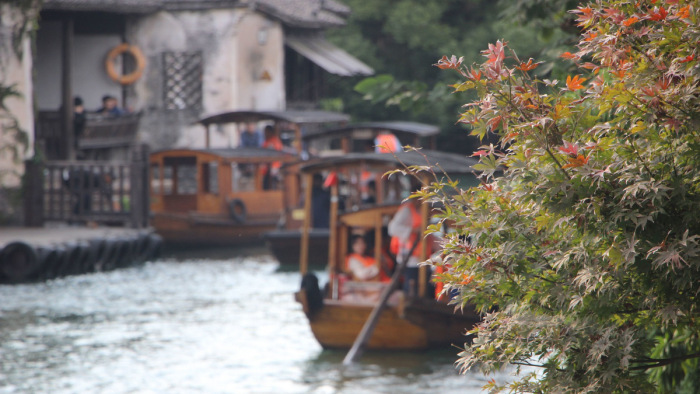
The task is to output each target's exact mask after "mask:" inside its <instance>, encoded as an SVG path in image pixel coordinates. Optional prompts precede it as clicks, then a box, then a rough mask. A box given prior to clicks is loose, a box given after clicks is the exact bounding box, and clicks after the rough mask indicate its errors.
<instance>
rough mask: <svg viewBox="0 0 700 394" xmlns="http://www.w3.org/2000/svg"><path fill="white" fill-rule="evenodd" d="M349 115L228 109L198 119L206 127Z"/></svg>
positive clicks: (341, 120) (334, 120)
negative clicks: (222, 124)
mask: <svg viewBox="0 0 700 394" xmlns="http://www.w3.org/2000/svg"><path fill="white" fill-rule="evenodd" d="M349 120H350V115H347V114H343V113H340V112H330V111H302V110H299V111H292V110H290V111H252V110H244V111H229V112H222V113H219V114H215V115H210V116H207V117H204V118H202V119H200V120H199V123H201V124H202V125H204V126H205V127H208V126H209V125H211V124H221V123H245V122H261V121H274V122H290V123H296V124H311V123H315V124H321V123H346V122H348V121H349Z"/></svg>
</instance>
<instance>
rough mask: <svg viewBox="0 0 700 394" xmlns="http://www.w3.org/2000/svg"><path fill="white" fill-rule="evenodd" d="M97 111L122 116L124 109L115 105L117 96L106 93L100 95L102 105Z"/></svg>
mask: <svg viewBox="0 0 700 394" xmlns="http://www.w3.org/2000/svg"><path fill="white" fill-rule="evenodd" d="M97 113H98V114H100V115H104V116H112V117H117V116H122V115H124V110H123V109H121V108H119V106H117V98H116V97H114V96H110V95H108V94H106V95H104V96H102V107H101V108H100V109H98V110H97Z"/></svg>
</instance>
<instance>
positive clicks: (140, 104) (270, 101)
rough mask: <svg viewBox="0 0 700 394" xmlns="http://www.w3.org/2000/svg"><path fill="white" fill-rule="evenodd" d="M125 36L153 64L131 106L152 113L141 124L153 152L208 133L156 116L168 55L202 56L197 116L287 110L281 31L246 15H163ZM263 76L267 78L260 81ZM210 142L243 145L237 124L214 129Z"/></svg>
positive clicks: (201, 141)
mask: <svg viewBox="0 0 700 394" xmlns="http://www.w3.org/2000/svg"><path fill="white" fill-rule="evenodd" d="M261 29H262V30H265V31H266V40H265V42H264V43H263V44H261V43H260V41H259V40H258V32H259V31H260V30H261ZM127 36H128V38H129V41H130V42H132V43H134V44H136V45H138V46H139V47H140V48H141V49H142V50H143V51H144V54H145V55H146V56H147V58H148V59H149V66H148V68H147V70H146V73H145V76H144V78H142V79H141V80H139V81H138V82H137V83H136V84H135V86H134V91H133V92H134V95H135V100H130V101H132V102H134V106H135V108H137V109H146V110H148V109H149V108H151V109H154V111H146V112H147V113H146V116H145V118H144V119H143V120H142V129H143V130H145V131H146V133H145V134H144V135H143V140H144V141H147V142H148V143H149V144H150V145H151V146H152V147H153V148H154V149H158V148H165V147H169V146H185V147H204V145H205V130H204V128H203V127H201V126H199V125H196V124H194V121H196V119H193V118H192V117H190V118H188V119H186V118H181V119H174V118H173V114H170V115H168V116H166V115H164V114H163V113H159V112H158V111H157V109H158V108H162V64H161V54H162V52H164V51H195V50H201V51H202V53H203V57H204V76H203V111H202V114H199V116H201V115H209V114H215V113H220V112H224V111H230V110H240V109H283V108H284V107H285V101H284V64H283V57H284V42H283V33H282V27H281V25H280V24H278V23H275V22H272V21H270V20H268V19H266V18H265V17H264V16H262V15H260V14H257V13H253V12H251V11H250V10H249V9H222V10H212V11H207V12H159V13H157V14H154V15H151V16H148V17H145V18H140V19H138V20H134V22H133V23H132V24H130V25H129V27H128V33H127ZM263 71H267V74H269V75H270V80H261V79H260V76H261V75H262V72H263ZM199 116H198V117H199ZM175 117H176V118H177V115H175ZM210 138H211V140H210V146H212V147H227V146H236V145H238V133H237V130H236V127H235V126H233V125H232V126H227V127H223V128H217V129H216V130H213V131H212V132H211V134H210Z"/></svg>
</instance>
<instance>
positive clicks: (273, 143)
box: [260, 137, 284, 176]
mask: <svg viewBox="0 0 700 394" xmlns="http://www.w3.org/2000/svg"><path fill="white" fill-rule="evenodd" d="M262 147H263V148H267V149H274V150H282V149H283V148H284V145H282V140H280V139H279V137H272V138H269V139H266V140H265V141H263V143H262ZM270 166H271V168H274V169H279V168H280V167H282V162H280V161H275V162H273V163H272V164H271V165H270ZM260 172H261V173H262V175H263V176H264V175H266V174H267V172H268V165H263V166H261V169H260Z"/></svg>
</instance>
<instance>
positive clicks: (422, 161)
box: [301, 149, 479, 174]
mask: <svg viewBox="0 0 700 394" xmlns="http://www.w3.org/2000/svg"><path fill="white" fill-rule="evenodd" d="M478 162H479V161H478V160H477V159H475V158H473V157H468V156H465V155H462V154H457V153H450V152H442V151H435V150H427V149H422V150H418V151H416V150H411V151H408V152H396V153H373V152H367V153H348V154H346V155H343V156H337V157H324V158H318V159H314V160H310V161H309V162H308V163H306V164H303V165H302V166H301V171H304V172H316V171H322V170H331V169H336V168H338V167H346V166H347V167H351V166H356V165H359V164H360V163H365V164H369V165H372V164H374V165H380V166H381V165H384V166H391V167H393V168H401V167H402V166H404V165H405V166H426V167H427V166H430V168H432V169H433V171H435V172H441V173H442V172H444V173H447V174H467V173H474V172H477V171H476V170H475V169H474V168H473V166H474V165H475V164H477V163H478Z"/></svg>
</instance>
